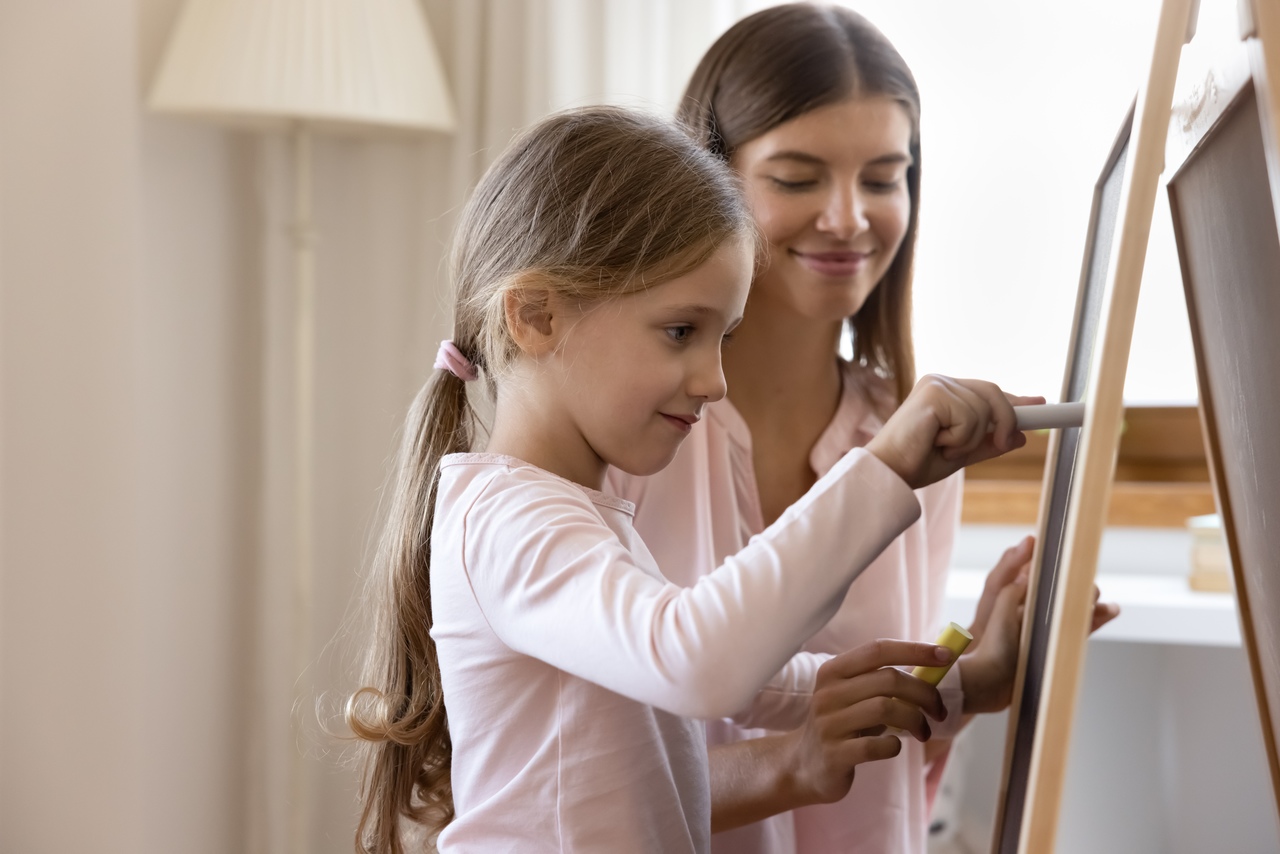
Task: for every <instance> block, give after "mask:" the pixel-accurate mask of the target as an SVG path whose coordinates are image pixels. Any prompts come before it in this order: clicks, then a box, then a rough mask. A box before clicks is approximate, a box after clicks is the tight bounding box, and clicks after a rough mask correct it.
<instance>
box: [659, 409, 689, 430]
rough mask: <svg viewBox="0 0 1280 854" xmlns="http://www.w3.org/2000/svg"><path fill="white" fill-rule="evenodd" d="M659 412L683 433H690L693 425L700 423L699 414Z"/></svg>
mask: <svg viewBox="0 0 1280 854" xmlns="http://www.w3.org/2000/svg"><path fill="white" fill-rule="evenodd" d="M659 414H660V415H661V416H662V417H663V418H665V419H667V421H668V422H669V423H670V424H671V426H673V427H675V428H676V429H677V430H679V431H680V432H682V433H688V432H689V431H690V430H692V429H693V425H694V424H697V423H698V416H697V415H668V414H667V413H665V412H661V413H659Z"/></svg>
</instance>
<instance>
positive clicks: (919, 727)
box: [784, 640, 951, 803]
mask: <svg viewBox="0 0 1280 854" xmlns="http://www.w3.org/2000/svg"><path fill="white" fill-rule="evenodd" d="M950 659H951V651H950V650H948V649H946V648H945V647H941V646H935V645H933V644H931V643H915V642H911V641H898V640H877V641H872V642H871V643H867V644H863V645H862V646H859V647H856V648H855V649H852V650H850V651H849V652H846V653H843V654H841V655H838V656H836V657H835V658H833V659H831V660H830V661H828V662H826V663H825V664H823V665H822V667H821V668H820V669H819V670H818V678H817V683H816V685H815V687H814V692H813V700H812V702H811V703H810V707H809V719H808V721H806V723H805V725H804V726H803V727H801V728H800V729H797V730H794V731H792V732H790V733H787V734H786V735H785V736H784V738H786V739H787V740H788V743H789V749H788V754H789V756H790V761H789V763H788V764H789V765H790V766H791V775H792V776H793V779H794V780H795V783H796V785H797V786H798V788H799V790H800V791H801V792H802V793H803V794H802V795H801V797H802V800H804V801H805V802H807V803H832V802H835V801H838V800H840V799H841V798H843V797H844V796H845V795H847V794H848V793H849V787H850V786H852V785H853V777H854V771H855V769H856V768H857V766H858V765H861V764H862V763H863V762H874V761H876V760H877V759H888V758H891V757H894V756H897V755H898V753H899V751H901V750H902V742H901V741H900V740H899V739H898V738H897V737H896V736H893V735H887V734H885V729H886V728H887V727H895V728H897V729H899V730H903V731H904V732H906V733H909V734H910V735H912V736H913V737H915V738H916V739H917V740H919V741H925V740H927V739H928V738H929V735H930V731H929V722H928V721H927V720H926V719H925V714H926V713H927V714H928V715H929V716H930V717H932V718H933V719H934V720H941V719H942V718H943V717H945V716H946V713H947V710H946V708H945V707H944V706H943V705H942V698H941V697H940V696H939V695H938V689H936V688H934V687H933V686H932V685H929V684H928V683H926V682H923V681H921V680H920V679H916V678H915V677H914V676H911V675H910V674H909V673H906V672H904V671H902V670H898V669H896V668H898V667H913V666H916V665H924V666H926V667H936V666H938V665H939V664H945V663H946V662H947V661H949V660H950Z"/></svg>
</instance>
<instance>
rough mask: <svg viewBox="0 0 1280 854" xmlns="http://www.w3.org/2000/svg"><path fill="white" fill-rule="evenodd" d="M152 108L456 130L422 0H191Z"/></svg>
mask: <svg viewBox="0 0 1280 854" xmlns="http://www.w3.org/2000/svg"><path fill="white" fill-rule="evenodd" d="M149 104H150V106H151V108H152V109H154V110H160V111H164V112H179V113H187V114H193V115H198V116H203V117H207V118H212V119H221V120H228V121H240V122H243V121H249V122H254V123H260V122H268V123H274V122H289V121H306V122H310V123H318V124H326V125H327V124H334V125H343V124H361V125H377V126H385V127H392V128H412V129H423V130H426V129H432V130H452V129H453V127H454V114H453V106H452V104H451V102H450V98H449V91H448V88H447V86H446V84H445V79H444V70H443V68H442V67H441V63H440V57H439V55H438V54H437V53H436V50H435V45H434V43H433V42H432V40H431V32H430V29H429V27H428V25H427V20H426V17H425V16H424V15H423V13H422V9H421V7H420V6H419V5H418V0H188V2H187V4H186V6H185V7H184V8H183V10H182V14H181V16H180V17H179V19H178V23H177V25H176V26H175V27H174V31H173V34H172V35H171V36H170V38H169V43H168V46H167V48H166V51H165V55H164V59H163V61H162V62H161V65H160V71H159V73H158V74H157V76H156V79H155V83H154V85H153V86H152V89H151V96H150V101H149Z"/></svg>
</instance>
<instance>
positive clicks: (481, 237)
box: [348, 108, 1025, 852]
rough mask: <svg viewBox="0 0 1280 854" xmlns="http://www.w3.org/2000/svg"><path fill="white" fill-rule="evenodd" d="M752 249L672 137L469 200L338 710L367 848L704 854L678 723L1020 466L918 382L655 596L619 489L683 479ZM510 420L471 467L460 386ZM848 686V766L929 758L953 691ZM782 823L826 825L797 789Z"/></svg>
mask: <svg viewBox="0 0 1280 854" xmlns="http://www.w3.org/2000/svg"><path fill="white" fill-rule="evenodd" d="M754 249H755V231H754V226H753V224H752V221H751V218H750V215H749V213H748V212H747V210H746V208H745V206H744V205H743V203H742V201H741V199H740V197H739V194H738V188H737V186H736V182H735V180H734V178H733V176H732V174H731V172H730V171H729V170H728V169H727V168H726V167H725V166H724V165H723V164H721V163H720V162H719V161H718V160H717V159H716V158H715V157H713V156H711V155H709V154H707V153H706V152H704V151H702V150H700V149H699V148H698V147H697V146H696V145H695V144H694V143H693V142H692V141H691V140H690V139H689V138H688V137H687V136H686V135H684V134H683V133H681V132H680V131H679V130H677V129H676V128H675V127H673V126H670V125H668V124H667V123H664V122H662V121H660V120H657V119H653V118H646V117H643V116H641V115H636V114H632V113H629V112H625V111H621V110H617V109H609V108H596V109H589V110H583V111H578V112H572V113H566V114H561V115H557V116H554V117H552V118H550V119H547V120H545V121H543V122H542V123H540V124H539V125H537V126H536V127H534V128H533V129H532V130H531V131H529V132H528V133H527V134H525V135H524V136H523V137H522V138H521V139H519V140H518V141H517V142H515V143H514V144H513V145H512V146H511V148H510V149H509V150H508V151H507V152H506V153H505V154H504V156H503V157H502V158H501V159H500V160H499V161H498V162H497V163H495V164H494V166H493V167H492V168H491V169H490V170H489V172H488V173H487V174H486V176H485V177H484V179H483V180H482V181H481V182H480V185H479V186H478V187H477V189H476V191H475V193H474V195H473V196H472V198H471V200H470V202H469V203H468V205H467V208H466V210H465V212H464V214H463V218H462V223H461V225H460V229H459V233H458V236H457V242H456V247H455V254H454V277H455V282H456V287H457V299H456V303H455V317H454V334H453V338H452V340H451V341H447V342H445V343H444V344H443V345H442V347H441V350H440V354H439V358H438V361H437V363H436V367H437V368H438V370H437V371H436V372H435V374H434V375H433V376H432V378H431V379H430V380H429V381H428V383H427V384H426V386H425V387H424V389H423V390H422V392H421V393H420V394H419V395H418V399H417V401H416V402H415V404H414V406H413V409H412V411H411V412H410V415H409V419H408V422H407V424H406V427H405V432H404V443H403V448H402V453H401V460H400V465H399V474H398V479H397V481H396V482H395V485H394V491H393V494H392V500H393V507H392V511H391V518H390V519H389V522H388V524H387V527H386V530H385V532H384V536H383V540H382V544H381V549H380V553H379V555H378V566H377V569H376V574H375V576H374V577H373V590H372V591H371V595H370V601H371V602H372V603H373V607H374V608H375V615H374V616H375V621H374V627H375V644H374V646H373V648H372V650H371V653H370V655H369V658H368V662H367V666H366V671H365V674H364V678H363V683H362V684H363V685H364V686H365V687H364V688H362V689H361V690H360V691H358V692H357V693H356V694H355V695H354V696H353V697H352V698H351V701H350V703H349V704H348V722H349V723H350V725H351V727H352V730H353V731H354V732H355V733H356V735H357V736H359V737H360V738H362V739H366V740H367V742H368V747H367V756H366V759H367V764H366V769H367V770H366V778H365V781H364V782H365V784H364V787H363V792H362V798H363V802H364V810H363V814H362V817H361V822H360V828H359V831H358V835H357V844H358V846H359V847H361V848H362V849H363V850H367V851H400V850H402V847H401V846H402V839H403V834H402V827H401V824H402V820H403V819H410V820H411V821H412V823H416V824H417V825H418V826H420V827H423V828H426V829H427V830H429V831H437V830H438V831H439V836H438V839H437V844H438V846H439V848H440V849H441V850H442V851H455V850H471V851H494V850H504V851H506V850H519V851H522V852H524V851H543V850H545V851H609V852H617V851H631V850H634V851H663V852H681V851H706V850H708V848H709V844H710V842H709V837H710V833H711V824H712V820H713V816H712V814H711V813H712V808H711V800H712V798H713V797H714V793H713V792H712V790H711V783H710V781H709V779H708V764H707V754H706V746H705V740H704V736H703V732H702V727H701V725H700V724H697V723H694V722H693V721H691V720H689V718H693V717H696V718H714V717H718V716H722V715H728V714H732V713H734V712H737V711H739V710H741V709H743V708H744V707H747V706H749V705H750V704H751V703H752V701H753V698H754V697H755V696H756V694H757V692H758V691H759V690H760V689H761V687H762V686H763V685H764V684H765V683H766V681H767V680H768V679H769V677H770V676H771V675H772V674H774V673H775V672H777V671H778V670H779V668H781V666H782V665H783V664H784V663H785V662H786V661H787V659H788V658H789V657H790V656H791V655H792V654H793V653H794V652H795V651H796V650H797V649H798V648H799V646H800V644H801V643H802V642H803V641H804V639H805V638H807V637H809V636H810V635H811V634H812V633H813V632H814V631H816V630H817V629H818V628H819V627H820V626H821V625H822V624H823V623H824V622H825V621H826V620H827V619H828V618H830V617H831V615H832V614H833V613H834V612H835V609H836V607H837V606H838V604H839V602H840V600H841V599H842V598H843V596H844V592H845V589H846V588H847V587H848V585H849V582H850V581H851V580H852V579H853V578H854V577H855V576H856V575H857V574H858V573H859V572H860V571H861V570H862V568H863V567H865V566H866V565H867V564H868V563H869V562H870V561H871V560H872V559H873V558H874V557H875V555H876V554H877V553H878V552H879V551H880V550H881V549H882V548H883V547H884V546H885V545H886V544H888V543H889V542H890V541H891V540H892V539H893V538H894V537H895V536H897V535H898V534H899V533H900V532H901V531H902V530H903V529H904V528H906V527H907V526H908V525H910V524H911V523H912V522H913V521H914V520H915V518H916V517H917V516H918V514H919V505H918V503H917V500H916V497H915V495H914V493H913V492H912V489H913V488H918V487H922V486H924V485H925V484H927V483H930V482H933V481H935V480H937V479H939V478H941V477H945V476H947V475H949V474H951V473H952V472H954V471H955V470H956V469H957V468H958V467H959V466H960V465H963V464H967V463H969V462H972V461H975V460H978V459H983V458H987V457H990V456H992V455H994V454H996V453H999V452H1002V451H1004V450H1007V449H1009V448H1011V447H1014V446H1018V445H1020V444H1022V443H1023V441H1025V440H1024V439H1023V437H1022V435H1021V434H1020V433H1018V432H1017V431H1016V429H1015V427H1014V418H1013V412H1012V409H1011V407H1010V401H1009V400H1008V399H1006V397H1005V396H1004V395H1003V394H1002V393H1001V392H1000V391H999V389H997V388H995V387H994V386H992V385H990V384H987V383H980V382H972V381H955V380H949V379H946V378H941V377H932V378H928V379H927V380H925V381H922V382H921V383H920V385H919V387H918V388H917V390H916V391H915V392H913V393H912V394H911V395H910V396H909V397H908V398H907V399H906V401H905V402H904V403H903V405H902V407H901V408H900V409H899V411H898V413H897V414H896V415H895V416H894V418H892V419H890V420H889V422H888V423H887V424H886V425H885V427H884V429H883V431H881V434H880V436H879V437H877V439H875V440H873V441H872V442H870V443H868V446H867V448H866V449H857V450H854V451H852V452H850V453H849V454H847V455H845V456H843V457H842V458H841V459H840V460H839V461H836V462H835V463H834V464H833V466H832V467H831V472H830V473H829V474H828V475H827V476H826V477H824V478H822V479H820V480H819V481H817V482H816V483H815V484H814V485H813V487H812V488H811V489H810V490H808V492H807V493H806V494H805V496H804V497H803V498H801V499H800V500H799V501H797V502H796V503H795V505H794V506H793V507H791V508H790V509H789V510H787V512H785V513H783V514H782V515H781V516H780V518H779V519H778V520H777V521H776V522H775V523H774V524H773V525H771V526H769V528H768V529H767V530H766V531H764V532H763V533H762V535H761V536H759V537H757V538H756V539H755V540H753V541H752V543H751V544H750V545H747V546H746V547H745V548H743V549H741V550H740V551H738V552H737V553H736V554H734V555H731V556H728V557H727V558H726V560H725V561H723V564H722V565H721V566H720V567H719V568H718V569H716V570H714V571H711V572H709V573H708V574H707V575H706V577H705V578H703V579H701V580H700V581H699V582H698V583H697V584H695V585H693V586H692V587H689V588H681V587H678V586H676V585H674V584H672V583H670V582H668V581H667V580H665V579H664V577H663V575H662V573H661V572H660V571H659V569H658V566H657V565H656V564H655V563H654V560H653V557H652V556H651V555H650V553H649V551H648V549H646V548H645V546H644V543H643V542H641V540H640V538H639V537H637V536H636V534H635V531H634V530H633V527H632V521H631V513H632V508H631V505H630V504H628V503H627V502H625V501H621V500H619V499H616V498H611V497H609V496H606V495H604V494H603V493H602V492H600V491H599V488H600V487H601V486H602V483H603V480H604V474H605V470H606V467H607V466H609V465H612V466H616V467H617V468H619V469H621V470H622V471H626V472H629V473H632V474H635V475H647V474H653V473H655V472H657V471H659V470H661V469H662V468H663V467H664V466H666V465H667V464H668V463H669V462H670V461H671V459H672V457H673V456H674V455H675V453H676V451H677V449H678V448H679V446H680V444H681V442H682V441H683V440H684V439H685V437H686V436H688V435H689V434H690V432H691V431H692V430H693V428H694V425H696V424H697V422H698V421H699V419H700V418H701V417H702V415H703V412H704V410H705V408H706V406H707V404H709V403H712V402H714V401H717V400H720V399H721V398H722V397H723V396H724V393H725V385H724V379H723V376H722V373H721V362H720V348H721V342H722V340H723V338H724V337H726V336H727V335H728V333H729V332H730V330H731V329H732V328H733V327H734V326H735V325H736V324H737V322H738V320H739V318H740V317H741V315H742V311H743V305H744V303H745V301H746V295H747V289H748V286H749V283H750V280H751V275H752V269H753V255H754ZM479 376H483V377H484V379H485V380H486V384H487V385H488V387H489V390H490V391H491V392H492V394H493V396H494V398H495V414H494V420H493V425H492V430H491V431H490V435H489V438H488V444H487V448H486V452H485V453H468V451H469V450H470V449H471V443H472V413H471V410H470V408H469V404H468V397H467V387H466V382H467V381H469V380H473V379H476V378H477V377H479ZM948 658H949V653H947V652H945V651H944V650H941V649H940V648H938V647H934V646H933V645H931V644H922V643H908V642H884V643H881V644H879V645H878V646H875V647H870V648H864V649H862V650H859V651H856V652H855V653H852V654H850V655H849V656H846V657H845V658H843V659H841V660H840V662H839V669H840V670H841V674H840V675H841V676H842V678H843V679H844V682H843V683H842V684H844V685H845V686H846V687H847V688H848V691H849V693H848V694H847V695H846V696H845V697H844V698H843V699H842V715H843V722H844V725H845V728H846V740H847V741H848V743H849V749H847V750H846V752H845V754H844V755H843V756H842V761H844V762H845V763H847V764H849V765H853V764H856V763H857V762H860V761H864V760H866V759H874V758H877V757H882V756H888V755H892V753H895V752H896V751H897V750H898V741H897V739H896V738H894V737H892V736H885V735H881V732H882V728H883V726H885V725H889V726H895V727H899V728H902V729H905V730H907V731H908V732H910V733H911V734H912V735H913V736H914V737H916V738H920V739H924V738H927V737H928V726H927V724H926V723H925V718H924V713H925V712H928V713H929V714H930V715H932V716H934V717H941V716H943V715H945V710H944V708H943V706H942V703H941V699H940V698H939V696H938V694H937V692H936V691H935V690H934V689H933V688H931V687H929V686H927V685H925V684H924V683H922V682H920V681H919V680H916V679H913V678H911V677H910V676H908V675H906V674H905V673H902V672H900V671H897V670H893V669H881V668H882V667H884V666H886V665H900V666H909V665H915V664H936V663H937V662H940V661H945V660H947V659H948ZM789 797H790V803H786V801H787V798H786V797H782V798H780V799H779V803H783V804H784V806H783V808H786V807H787V806H792V805H795V804H796V803H804V802H811V801H812V800H814V796H813V791H812V790H811V789H806V784H805V783H804V781H803V780H800V779H799V778H797V780H796V784H795V785H794V786H793V787H792V791H791V792H790V793H789Z"/></svg>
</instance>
